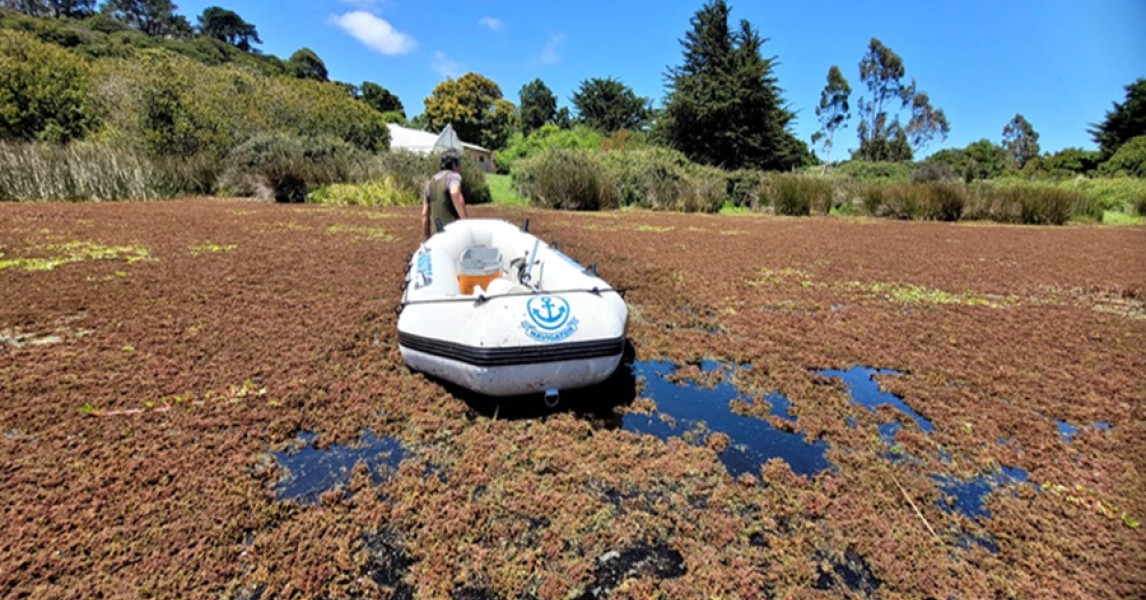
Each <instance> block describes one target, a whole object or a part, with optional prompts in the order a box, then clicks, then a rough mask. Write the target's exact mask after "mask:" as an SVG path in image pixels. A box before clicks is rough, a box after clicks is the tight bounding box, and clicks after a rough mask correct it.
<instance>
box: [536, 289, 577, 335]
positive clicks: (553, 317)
mask: <svg viewBox="0 0 1146 600" xmlns="http://www.w3.org/2000/svg"><path fill="white" fill-rule="evenodd" d="M525 310H526V312H527V313H529V319H530V320H531V321H533V322H534V324H536V325H537V326H538V327H540V328H542V329H544V330H546V331H553V330H555V329H560V328H561V327H562V326H563V325H565V322H566V321H568V320H569V303H568V302H567V301H566V300H565V299H564V298H562V297H561V296H535V297H533V298H530V299H529V302H526V303H525Z"/></svg>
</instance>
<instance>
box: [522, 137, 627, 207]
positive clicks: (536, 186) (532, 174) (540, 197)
mask: <svg viewBox="0 0 1146 600" xmlns="http://www.w3.org/2000/svg"><path fill="white" fill-rule="evenodd" d="M513 182H514V185H515V186H516V187H517V189H518V190H520V191H521V194H522V195H523V196H525V197H527V198H529V201H530V203H531V204H533V205H534V206H542V207H546V208H558V209H563V210H600V209H609V208H615V207H616V206H617V200H616V196H615V192H614V183H613V182H612V181H611V180H610V179H609V177H608V175H607V174H606V173H605V171H604V169H602V168H601V165H600V164H599V163H598V162H597V159H596V158H595V157H594V156H593V155H591V154H589V153H588V152H584V151H580V150H569V149H564V148H549V149H547V150H544V151H542V152H541V153H540V154H538V155H536V156H534V157H531V158H526V159H522V160H520V161H518V162H517V164H516V165H514V169H513Z"/></svg>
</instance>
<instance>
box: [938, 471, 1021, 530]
mask: <svg viewBox="0 0 1146 600" xmlns="http://www.w3.org/2000/svg"><path fill="white" fill-rule="evenodd" d="M931 478H932V479H934V480H935V481H937V482H939V489H940V491H942V492H943V497H942V498H940V499H938V500H936V501H935V504H936V505H938V506H939V508H941V509H943V510H944V511H946V512H948V513H951V512H958V513H960V514H962V515H965V516H967V517H969V518H972V519H989V518H991V512H990V511H989V510H987V508H986V507H985V506H984V505H983V501H984V500H985V499H986V498H987V494H990V493H991V492H993V491H995V490H996V489H999V488H1003V487H1007V486H1010V485H1016V484H1019V483H1025V482H1026V481H1027V480H1028V479H1029V474H1028V473H1027V472H1026V471H1025V470H1023V469H1020V468H1018V467H1007V466H1003V467H1002V468H1001V469H1000V470H999V471H998V472H996V473H991V474H987V475H980V476H978V477H973V478H971V479H967V480H962V479H956V478H954V477H947V476H945V475H932V476H931Z"/></svg>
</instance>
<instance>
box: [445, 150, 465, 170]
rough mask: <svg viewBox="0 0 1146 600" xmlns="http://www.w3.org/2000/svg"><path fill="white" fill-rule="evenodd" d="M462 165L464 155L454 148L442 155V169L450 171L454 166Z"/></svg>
mask: <svg viewBox="0 0 1146 600" xmlns="http://www.w3.org/2000/svg"><path fill="white" fill-rule="evenodd" d="M460 164H462V153H461V152H458V151H457V150H454V149H453V148H451V149H449V150H446V151H445V152H443V153H442V168H443V169H448V168H450V167H451V166H453V165H460Z"/></svg>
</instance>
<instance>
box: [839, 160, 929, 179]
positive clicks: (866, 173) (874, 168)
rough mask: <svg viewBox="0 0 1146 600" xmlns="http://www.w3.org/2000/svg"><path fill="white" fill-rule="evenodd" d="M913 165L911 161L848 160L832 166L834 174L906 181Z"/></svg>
mask: <svg viewBox="0 0 1146 600" xmlns="http://www.w3.org/2000/svg"><path fill="white" fill-rule="evenodd" d="M914 169H915V165H914V164H912V163H911V162H908V161H905V162H889V161H867V160H850V161H847V162H844V163H840V164H838V165H835V166H833V167H832V172H833V173H834V174H836V175H850V176H852V177H855V178H858V179H862V180H864V181H907V180H909V179H911V173H912V171H913V170H914Z"/></svg>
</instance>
